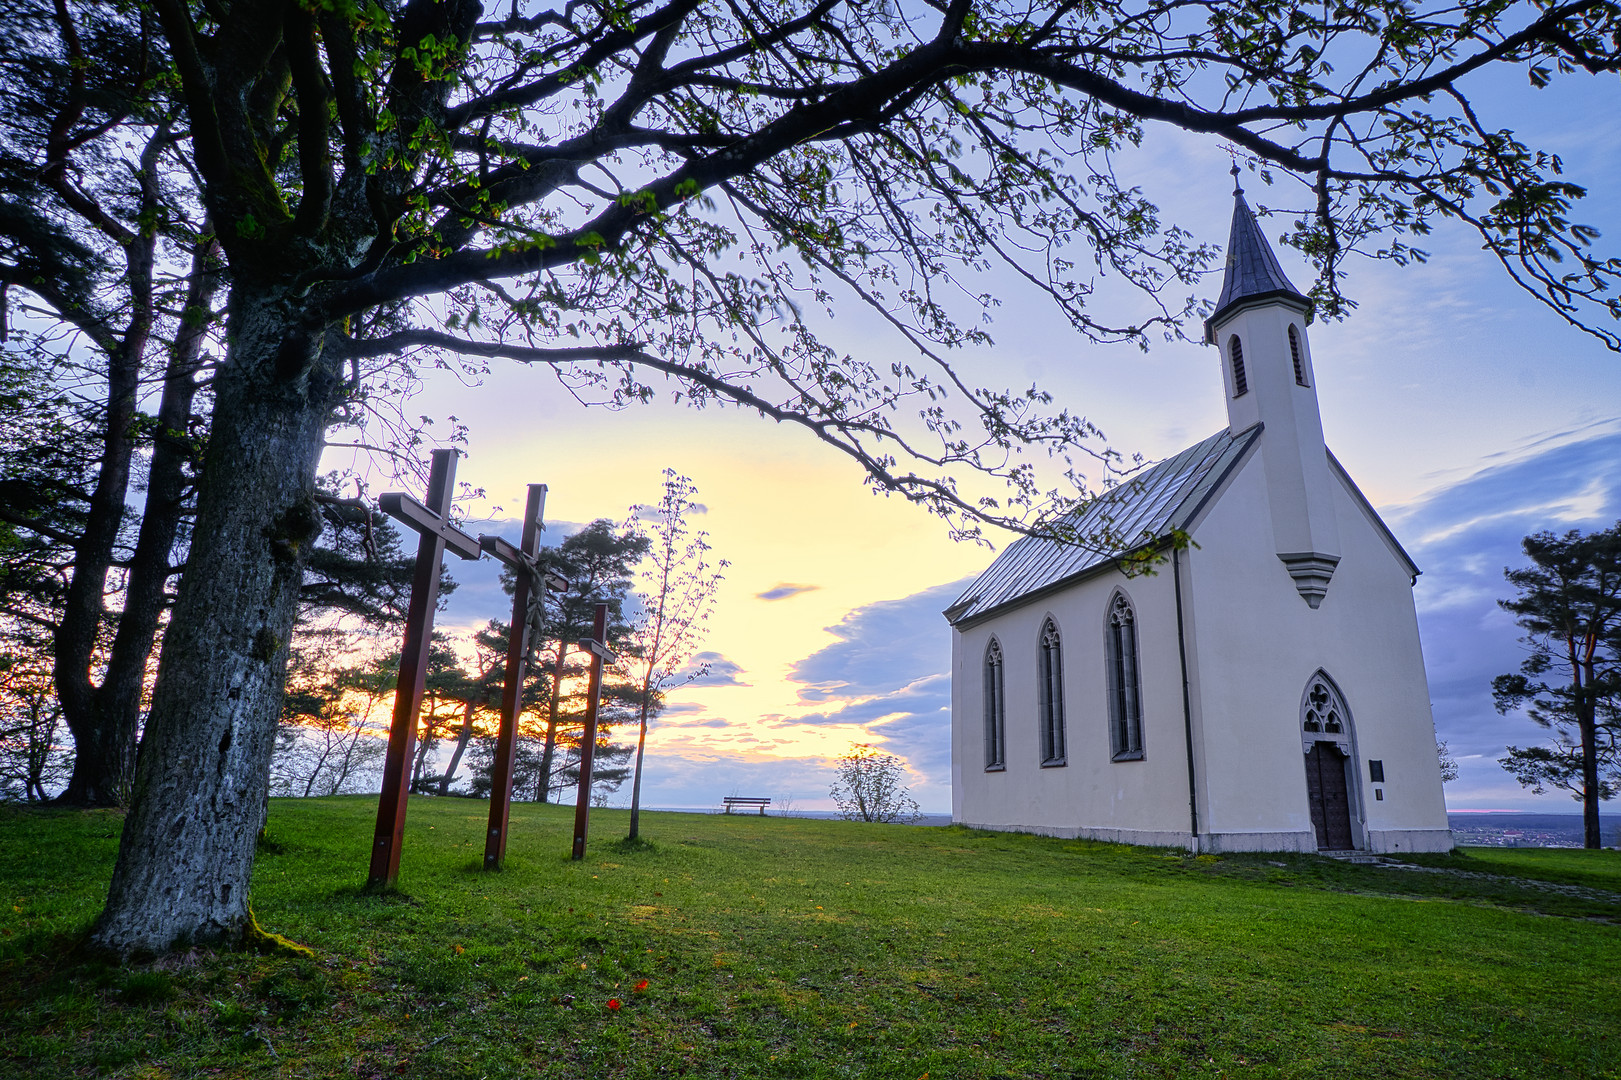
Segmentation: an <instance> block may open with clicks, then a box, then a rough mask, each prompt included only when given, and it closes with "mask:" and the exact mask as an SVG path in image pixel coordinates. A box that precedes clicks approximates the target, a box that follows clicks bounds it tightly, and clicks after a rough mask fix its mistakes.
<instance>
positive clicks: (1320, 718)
mask: <svg viewBox="0 0 1621 1080" xmlns="http://www.w3.org/2000/svg"><path fill="white" fill-rule="evenodd" d="M1300 735H1301V749H1302V750H1303V751H1304V752H1305V757H1306V798H1307V801H1308V803H1309V805H1310V807H1311V824H1312V828H1313V829H1314V830H1315V831H1316V833H1317V848H1318V850H1319V851H1349V850H1351V849H1352V848H1354V847H1356V830H1355V828H1354V826H1353V825H1352V809H1353V808H1352V801H1353V792H1354V784H1353V781H1352V778H1353V769H1352V762H1353V761H1354V752H1353V749H1352V746H1353V743H1352V733H1351V713H1350V710H1348V709H1347V708H1346V707H1345V699H1344V698H1342V697H1341V696H1340V692H1339V690H1338V688H1336V687H1335V685H1334V683H1333V680H1331V679H1330V678H1329V677H1328V676H1327V675H1326V674H1324V673H1323V672H1321V671H1319V672H1317V674H1315V675H1313V676H1312V677H1311V678H1310V679H1308V680H1307V681H1306V692H1305V694H1304V696H1303V697H1302V698H1301V702H1300Z"/></svg>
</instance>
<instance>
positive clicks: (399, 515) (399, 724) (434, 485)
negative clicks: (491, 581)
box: [366, 450, 480, 889]
mask: <svg viewBox="0 0 1621 1080" xmlns="http://www.w3.org/2000/svg"><path fill="white" fill-rule="evenodd" d="M455 480H456V451H454V450H435V451H434V452H433V464H432V466H431V467H430V469H429V471H428V502H427V505H423V504H422V503H420V502H417V501H416V500H415V499H413V498H412V497H411V496H409V495H407V494H405V493H404V492H400V491H390V492H385V493H384V494H383V495H381V496H379V497H378V499H377V502H378V505H380V506H381V507H382V508H383V511H384V512H385V513H386V514H388V516H389V517H392V518H394V519H396V520H398V521H401V522H404V523H405V524H406V525H407V526H409V527H410V528H412V529H415V530H416V531H417V532H418V533H420V534H421V539H420V540H419V541H418V542H417V561H416V571H415V573H414V574H413V575H412V577H411V605H410V607H409V609H408V610H407V612H406V616H405V641H404V644H403V645H402V646H401V648H400V674H399V679H398V680H397V681H396V683H395V686H394V720H393V723H392V724H391V725H390V726H389V731H388V757H387V758H386V759H385V760H384V764H383V792H382V795H381V796H380V797H379V798H378V802H377V831H376V833H375V834H374V835H373V837H372V848H371V873H370V875H369V876H368V878H367V881H366V887H367V888H373V889H375V888H386V887H389V886H392V885H393V884H394V881H395V879H396V878H398V877H399V873H400V841H401V839H402V838H403V836H404V832H405V803H406V798H407V796H408V795H409V794H410V788H411V784H410V778H409V776H408V775H407V773H409V771H410V768H411V754H412V751H413V750H414V749H415V747H416V738H417V714H418V713H420V712H421V711H422V693H423V690H424V688H425V687H426V685H427V678H428V646H429V644H430V642H431V641H432V640H433V612H434V609H435V608H436V607H437V606H438V604H439V572H440V569H441V567H442V565H443V563H444V555H445V549H446V548H449V549H450V550H451V551H454V552H455V553H456V554H457V555H460V556H461V557H462V558H464V559H477V558H478V557H479V554H480V550H479V546H478V541H477V540H474V539H473V538H472V537H471V536H468V535H467V534H466V533H464V532H462V531H461V530H460V529H458V528H456V526H454V525H452V524H451V523H450V503H451V496H452V495H453V494H454V492H455Z"/></svg>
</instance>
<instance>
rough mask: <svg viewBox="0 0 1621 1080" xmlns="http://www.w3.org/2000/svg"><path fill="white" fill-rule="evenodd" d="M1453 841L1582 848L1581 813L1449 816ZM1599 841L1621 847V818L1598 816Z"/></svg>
mask: <svg viewBox="0 0 1621 1080" xmlns="http://www.w3.org/2000/svg"><path fill="white" fill-rule="evenodd" d="M1447 820H1448V822H1449V823H1450V824H1451V826H1452V838H1453V840H1455V841H1456V842H1457V843H1458V844H1460V845H1467V846H1472V847H1570V848H1579V847H1581V846H1582V816H1581V815H1580V814H1519V813H1510V812H1508V811H1500V810H1476V811H1468V812H1464V813H1453V814H1448V815H1447ZM1599 826H1600V831H1599V838H1600V839H1601V840H1602V841H1603V842H1604V846H1605V847H1621V819H1617V818H1609V817H1607V816H1606V815H1602V814H1601V815H1600V817H1599Z"/></svg>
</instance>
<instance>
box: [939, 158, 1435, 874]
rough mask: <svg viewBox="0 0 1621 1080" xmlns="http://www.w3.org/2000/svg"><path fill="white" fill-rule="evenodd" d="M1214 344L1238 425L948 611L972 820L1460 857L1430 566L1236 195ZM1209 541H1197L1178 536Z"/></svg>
mask: <svg viewBox="0 0 1621 1080" xmlns="http://www.w3.org/2000/svg"><path fill="white" fill-rule="evenodd" d="M1235 198H1236V200H1237V205H1236V206H1235V207H1234V211H1233V226H1232V235H1231V238H1230V240H1229V242H1228V247H1227V267H1226V276H1225V280H1224V281H1223V283H1222V289H1221V295H1220V297H1219V298H1218V300H1217V302H1216V309H1215V312H1214V313H1213V314H1212V315H1211V316H1210V318H1209V319H1208V320H1207V321H1206V323H1205V339H1206V342H1207V343H1208V344H1213V345H1215V346H1216V347H1217V349H1218V350H1219V352H1220V356H1221V362H1222V369H1223V372H1224V376H1225V380H1224V381H1225V386H1226V393H1227V421H1228V422H1227V427H1226V428H1225V429H1224V430H1222V431H1218V432H1217V433H1216V434H1214V435H1212V436H1210V437H1209V438H1208V439H1205V440H1204V441H1203V442H1200V443H1198V444H1196V445H1194V446H1190V447H1188V448H1187V449H1186V450H1184V451H1182V452H1181V453H1180V454H1177V455H1176V456H1174V457H1172V458H1170V459H1168V460H1166V461H1164V462H1161V463H1160V464H1158V465H1156V466H1154V467H1153V468H1151V469H1147V470H1145V471H1143V472H1142V473H1140V474H1138V475H1137V476H1136V477H1134V478H1133V479H1132V480H1130V481H1128V482H1126V483H1122V484H1121V485H1119V486H1118V487H1116V488H1114V489H1112V490H1111V491H1109V492H1108V493H1107V494H1105V495H1104V496H1102V497H1100V498H1098V499H1096V500H1094V501H1093V502H1090V503H1088V504H1087V505H1085V506H1084V507H1082V508H1080V509H1078V510H1077V511H1075V512H1074V514H1073V516H1072V519H1071V521H1070V524H1073V526H1074V527H1075V530H1076V532H1077V533H1078V534H1079V535H1082V536H1085V535H1090V534H1093V533H1096V532H1099V531H1102V530H1104V529H1107V530H1108V531H1109V532H1111V533H1112V534H1113V535H1116V536H1122V537H1127V538H1136V541H1137V544H1136V547H1135V549H1134V551H1135V552H1136V553H1139V554H1141V553H1152V552H1156V551H1157V552H1159V553H1160V554H1162V555H1163V558H1162V560H1161V561H1160V562H1159V563H1158V564H1157V565H1156V566H1155V567H1154V572H1153V573H1149V574H1145V573H1142V572H1140V571H1135V572H1131V571H1127V570H1125V569H1123V567H1125V566H1127V565H1129V564H1128V563H1126V562H1124V561H1123V560H1122V559H1121V558H1120V557H1118V556H1116V555H1107V554H1099V553H1097V552H1096V551H1093V550H1090V549H1088V548H1085V547H1081V546H1076V545H1073V544H1065V543H1060V542H1058V541H1055V540H1051V539H1046V538H1038V537H1025V538H1022V539H1020V540H1018V541H1017V542H1015V543H1014V544H1012V545H1010V546H1009V547H1008V548H1007V549H1006V550H1005V551H1003V552H1002V554H1001V555H1000V556H999V557H998V558H997V559H996V560H995V561H994V562H993V563H992V564H991V566H990V568H989V569H987V570H986V571H985V572H984V573H983V574H981V575H980V576H979V577H978V578H977V579H976V580H975V581H974V582H973V584H972V585H970V586H969V587H968V589H967V591H965V592H964V593H963V595H962V596H961V597H960V598H959V599H958V600H957V601H956V602H955V603H953V604H952V605H951V607H949V608H947V609H946V612H945V616H946V619H947V620H948V621H949V622H950V624H951V628H952V693H951V715H952V820H953V821H954V822H957V823H958V824H962V825H968V826H972V827H975V828H985V829H1000V830H1017V831H1025V832H1037V833H1047V834H1051V835H1055V836H1065V837H1087V838H1092V839H1099V840H1112V841H1119V842H1124V843H1133V844H1154V845H1164V846H1181V847H1187V848H1190V849H1192V850H1195V851H1203V852H1221V851H1306V852H1313V851H1355V850H1361V851H1367V852H1376V853H1377V852H1413V851H1448V850H1450V849H1451V848H1452V834H1451V832H1450V831H1449V829H1448V827H1447V816H1446V805H1445V803H1444V801H1443V799H1442V794H1441V776H1440V768H1439V765H1438V762H1437V756H1436V749H1435V726H1434V720H1433V718H1432V717H1431V714H1430V697H1429V685H1428V682H1427V680H1426V678H1425V675H1424V661H1423V655H1422V653H1421V649H1420V645H1419V636H1418V619H1417V615H1416V613H1415V611H1414V607H1413V593H1412V587H1413V584H1414V582H1415V581H1416V580H1417V576H1418V573H1419V571H1418V568H1417V567H1416V566H1414V565H1413V561H1412V560H1411V559H1410V558H1409V557H1408V555H1407V553H1406V552H1405V551H1403V550H1402V547H1401V544H1400V543H1398V542H1397V540H1396V538H1395V537H1394V536H1393V535H1391V532H1390V530H1389V529H1388V528H1386V526H1385V524H1384V522H1383V521H1381V520H1380V519H1379V515H1378V514H1377V513H1376V512H1375V511H1374V509H1373V507H1372V506H1371V505H1369V503H1368V501H1367V499H1365V498H1364V497H1363V495H1362V493H1361V492H1360V491H1358V490H1357V486H1356V484H1355V483H1354V482H1352V480H1351V477H1350V476H1349V475H1347V473H1346V471H1345V469H1344V467H1343V466H1341V465H1340V463H1339V462H1338V461H1337V460H1335V458H1334V455H1333V454H1332V453H1331V452H1330V451H1329V450H1328V448H1327V447H1326V446H1325V445H1324V443H1323V429H1322V421H1321V419H1320V418H1319V415H1318V408H1317V391H1316V388H1315V387H1316V379H1315V378H1314V377H1313V364H1312V352H1311V342H1310V339H1309V338H1308V336H1307V332H1306V324H1307V319H1308V314H1309V311H1310V304H1309V302H1308V301H1307V300H1306V298H1305V297H1304V296H1302V295H1301V293H1300V292H1299V290H1297V289H1296V288H1295V287H1294V286H1293V285H1292V284H1290V282H1289V279H1288V278H1287V277H1286V276H1285V275H1284V273H1283V270H1282V268H1281V267H1280V266H1279V265H1278V261H1277V258H1276V257H1275V256H1274V255H1273V253H1272V250H1271V248H1270V247H1269V246H1268V245H1267V242H1266V239H1265V238H1264V237H1263V236H1262V234H1261V231H1260V229H1259V227H1258V226H1257V225H1256V222H1255V219H1254V216H1253V215H1252V214H1251V212H1250V210H1249V207H1248V206H1247V205H1246V204H1245V202H1244V196H1243V191H1242V189H1239V190H1238V191H1237V192H1235ZM1178 534H1183V535H1186V536H1187V537H1188V538H1190V539H1191V541H1192V543H1190V544H1188V545H1186V546H1185V547H1180V548H1179V547H1178V545H1176V544H1175V543H1173V538H1174V537H1175V536H1177V535H1178Z"/></svg>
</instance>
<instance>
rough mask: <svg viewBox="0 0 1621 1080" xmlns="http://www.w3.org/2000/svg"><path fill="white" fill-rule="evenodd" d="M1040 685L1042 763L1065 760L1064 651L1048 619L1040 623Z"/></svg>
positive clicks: (1055, 629) (1038, 703) (1037, 701)
mask: <svg viewBox="0 0 1621 1080" xmlns="http://www.w3.org/2000/svg"><path fill="white" fill-rule="evenodd" d="M1039 676H1040V679H1041V685H1040V686H1039V687H1038V688H1037V694H1036V713H1037V720H1038V722H1039V723H1040V724H1041V763H1042V764H1043V765H1062V764H1064V652H1063V646H1062V645H1061V644H1060V643H1059V640H1058V625H1057V624H1056V623H1054V622H1053V621H1052V620H1051V619H1048V620H1047V621H1046V622H1045V623H1043V624H1042V626H1041V668H1040V671H1039Z"/></svg>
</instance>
